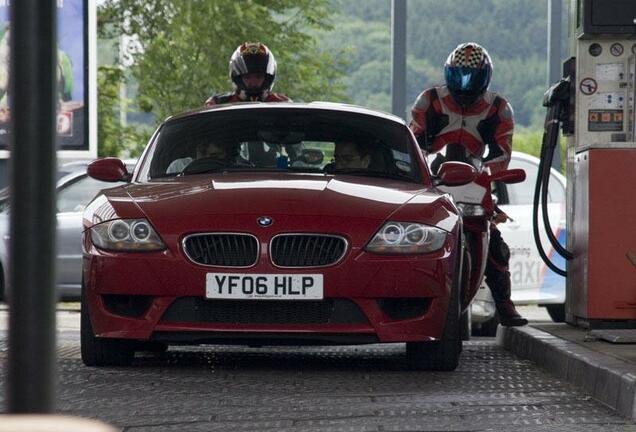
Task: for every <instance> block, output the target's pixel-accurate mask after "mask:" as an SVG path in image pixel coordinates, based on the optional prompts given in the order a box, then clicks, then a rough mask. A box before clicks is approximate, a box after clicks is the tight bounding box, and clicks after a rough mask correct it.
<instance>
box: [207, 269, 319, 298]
mask: <svg viewBox="0 0 636 432" xmlns="http://www.w3.org/2000/svg"><path fill="white" fill-rule="evenodd" d="M205 296H206V297H207V298H210V299H270V300H276V299H278V300H309V299H322V298H323V288H322V275H321V274H293V275H282V274H239V273H208V274H207V275H206V277H205Z"/></svg>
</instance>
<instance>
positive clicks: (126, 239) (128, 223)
mask: <svg viewBox="0 0 636 432" xmlns="http://www.w3.org/2000/svg"><path fill="white" fill-rule="evenodd" d="M90 231H91V240H92V241H93V244H94V245H95V246H97V247H98V248H100V249H104V250H110V251H122V252H149V251H160V250H163V249H165V248H166V245H165V244H164V243H163V242H162V241H161V238H159V235H158V234H157V233H156V232H155V230H154V228H153V227H152V226H151V225H150V223H149V222H148V221H147V220H146V219H115V220H111V221H108V222H103V223H100V224H97V225H95V226H93V227H91V229H90Z"/></svg>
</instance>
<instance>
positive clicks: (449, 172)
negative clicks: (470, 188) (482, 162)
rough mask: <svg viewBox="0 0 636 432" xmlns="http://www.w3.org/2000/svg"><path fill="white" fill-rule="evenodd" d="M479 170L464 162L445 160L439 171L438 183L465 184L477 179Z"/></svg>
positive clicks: (446, 184)
mask: <svg viewBox="0 0 636 432" xmlns="http://www.w3.org/2000/svg"><path fill="white" fill-rule="evenodd" d="M476 177H477V170H476V169H475V168H474V167H473V166H472V165H469V164H467V163H464V162H444V163H443V164H442V165H441V166H440V167H439V171H438V172H437V179H438V182H437V184H436V186H437V185H443V186H463V185H465V184H468V183H470V182H472V181H473V180H475V178H476Z"/></svg>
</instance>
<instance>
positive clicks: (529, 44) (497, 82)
mask: <svg viewBox="0 0 636 432" xmlns="http://www.w3.org/2000/svg"><path fill="white" fill-rule="evenodd" d="M332 4H333V7H334V9H335V10H337V11H339V12H340V16H339V17H337V18H336V20H335V23H336V25H335V29H334V30H333V31H328V32H322V33H320V34H319V35H318V36H319V38H320V44H321V46H324V47H326V48H327V49H330V50H335V49H338V48H340V47H343V46H345V47H348V49H347V58H348V59H349V60H350V62H349V65H348V66H347V79H346V81H345V83H346V85H347V92H348V94H349V96H350V97H351V98H352V99H353V100H354V102H355V103H357V104H360V105H367V106H370V107H372V108H381V109H388V108H390V90H389V86H390V81H389V77H390V61H391V59H390V52H391V27H390V26H391V16H390V15H391V1H390V0H365V1H349V0H332ZM407 14H408V23H407V53H408V72H407V101H409V104H411V103H412V102H413V101H414V100H415V98H416V96H417V95H418V94H419V93H420V92H421V91H422V90H423V89H424V88H425V87H428V86H431V85H434V84H440V83H442V68H443V65H444V62H445V60H446V57H447V56H448V54H449V52H451V50H453V49H454V48H455V47H456V46H457V45H458V44H459V43H462V42H466V41H475V42H478V43H480V44H482V45H484V46H485V47H486V48H487V49H488V51H489V52H490V54H491V56H492V57H493V62H494V75H493V82H492V87H491V88H492V89H493V90H495V91H497V92H500V93H501V94H502V95H503V96H504V97H506V98H507V99H508V100H509V102H510V103H511V104H512V106H513V108H514V110H515V119H516V122H517V123H518V124H519V125H522V126H526V127H533V128H540V127H541V126H542V122H543V117H544V115H545V110H544V108H543V107H542V106H541V101H542V96H543V92H544V91H545V90H546V44H547V1H537V0H451V1H441V0H411V1H409V2H408V5H407ZM563 28H567V26H564V27H563ZM565 33H567V32H564V41H565V37H566V36H567V35H566V34H565ZM564 45H565V44H564ZM564 52H565V51H564ZM418 63H419V64H418ZM365 73H368V74H370V76H368V77H364V76H362V75H364V74H365ZM381 80H382V81H381ZM370 84H373V85H374V86H375V87H372V88H367V87H366V86H367V85H370ZM374 92H376V93H380V94H385V93H386V97H388V100H389V104H388V105H386V106H382V107H379V106H374V105H372V104H371V103H370V100H378V99H381V100H384V99H386V98H385V97H384V96H381V97H380V96H378V95H377V94H376V95H373V96H372V93H374Z"/></svg>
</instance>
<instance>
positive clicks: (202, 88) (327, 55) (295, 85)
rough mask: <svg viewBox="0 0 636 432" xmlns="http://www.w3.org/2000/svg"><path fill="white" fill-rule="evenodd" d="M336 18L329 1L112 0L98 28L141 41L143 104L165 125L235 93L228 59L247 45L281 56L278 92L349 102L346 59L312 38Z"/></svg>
mask: <svg viewBox="0 0 636 432" xmlns="http://www.w3.org/2000/svg"><path fill="white" fill-rule="evenodd" d="M331 14H332V10H331V8H330V6H329V2H328V1H327V0H241V1H225V0H188V1H170V0H109V1H107V2H105V3H104V4H103V5H102V6H100V7H99V21H98V28H99V31H100V35H101V36H102V37H109V36H110V37H112V36H113V35H119V34H124V35H128V36H131V37H135V38H136V40H137V41H138V45H139V47H138V49H137V50H135V51H134V52H132V53H130V56H131V57H130V61H131V63H132V65H133V66H132V73H133V76H134V77H135V78H136V80H137V81H138V83H139V96H138V99H139V100H138V103H139V106H140V107H141V108H142V109H144V110H146V111H152V112H153V113H154V114H155V115H156V116H157V118H159V119H163V118H165V117H166V116H168V115H172V114H175V113H178V112H180V111H184V110H189V109H193V108H198V107H200V106H202V104H203V101H204V100H205V99H206V98H207V97H208V96H209V95H210V94H213V93H219V92H225V91H228V90H229V89H230V88H231V87H230V86H231V83H230V80H229V78H228V60H229V58H230V56H231V54H232V52H233V51H234V49H236V47H237V46H238V45H239V44H241V43H243V42H246V41H256V40H258V41H261V42H264V43H265V44H266V45H267V46H269V48H270V49H271V50H272V52H273V53H274V54H275V56H276V59H277V61H278V65H279V70H278V72H279V73H278V77H277V83H276V90H278V91H280V92H283V93H286V94H288V95H289V96H290V97H291V98H292V99H294V100H315V99H319V100H343V99H346V96H345V93H344V87H343V85H342V83H341V77H342V75H343V68H344V63H343V57H342V55H340V54H339V53H338V52H335V53H334V52H325V51H322V50H321V49H320V47H319V46H318V45H317V44H316V42H315V39H314V38H313V37H312V36H311V35H310V34H309V32H310V31H311V30H323V31H328V30H329V29H331V25H330V22H329V17H330V15H331ZM318 72H319V73H318Z"/></svg>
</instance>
